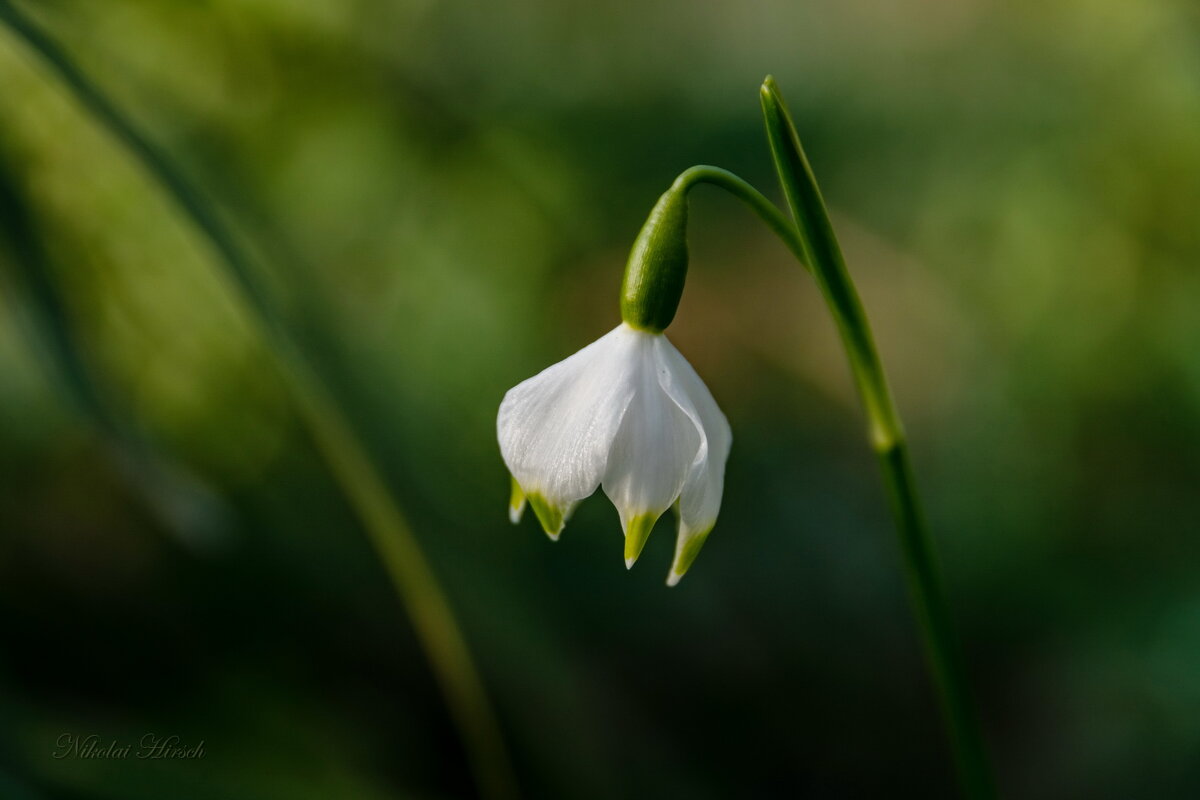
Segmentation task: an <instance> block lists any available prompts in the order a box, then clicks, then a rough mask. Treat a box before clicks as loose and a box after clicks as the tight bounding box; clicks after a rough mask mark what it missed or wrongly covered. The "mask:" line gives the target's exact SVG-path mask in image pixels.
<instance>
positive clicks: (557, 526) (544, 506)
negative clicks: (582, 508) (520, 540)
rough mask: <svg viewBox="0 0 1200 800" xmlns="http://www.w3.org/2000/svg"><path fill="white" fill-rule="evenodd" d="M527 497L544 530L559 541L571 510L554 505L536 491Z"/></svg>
mask: <svg viewBox="0 0 1200 800" xmlns="http://www.w3.org/2000/svg"><path fill="white" fill-rule="evenodd" d="M525 497H526V499H528V500H529V507H530V508H532V509H533V513H534V515H535V516H536V517H537V518H538V522H540V523H542V530H544V531H545V532H546V535H547V536H549V537H550V538H551V539H553V540H554V541H558V537H559V534H561V533H562V529H563V526H564V525H566V524H567V516H568V514H569V513H570V511H569V510H564V509H562V508H560V507H559V506H556V505H554V504H553V503H551V502H550V501H549V500H547V499H546V498H544V497H542V496H541V495H540V494H537V493H536V492H534V493H531V494H528V495H526V496H525Z"/></svg>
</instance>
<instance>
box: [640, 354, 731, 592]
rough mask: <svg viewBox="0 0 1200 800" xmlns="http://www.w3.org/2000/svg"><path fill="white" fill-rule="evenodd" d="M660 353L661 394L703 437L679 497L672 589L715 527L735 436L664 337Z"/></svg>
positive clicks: (722, 415)
mask: <svg viewBox="0 0 1200 800" xmlns="http://www.w3.org/2000/svg"><path fill="white" fill-rule="evenodd" d="M656 347H657V349H658V351H659V359H660V360H661V362H662V363H663V364H665V365H666V366H667V368H666V369H665V370H662V371H660V372H659V378H660V382H661V384H662V388H663V391H665V392H666V393H667V394H668V395H669V396H670V397H671V399H672V400H674V401H675V403H676V404H678V406H679V408H680V409H681V410H682V411H683V413H684V414H686V415H687V417H688V419H689V420H690V421H691V422H692V424H693V425H694V426H695V429H696V430H697V431H698V432H699V434H700V437H701V443H700V447H699V448H698V449H697V451H696V456H695V459H694V461H693V462H692V464H691V466H690V469H689V470H688V473H687V476H686V478H685V480H684V483H683V490H682V493H681V494H680V497H679V509H678V510H679V535H678V537H677V540H676V544H675V560H674V562H673V563H672V565H671V572H670V575H669V577H668V578H667V583H668V584H670V585H671V586H674V585H675V584H676V583H678V582H679V579H680V578H681V577H683V573H685V572H687V569H688V567H690V566H691V562H692V560H693V559H694V558H695V556H696V553H697V552H699V548H700V546H701V545H702V544H703V543H704V538H705V537H707V536H708V532H709V531H710V530H712V527H713V525H714V524H716V521H717V512H719V511H720V509H721V494H722V492H723V491H724V486H725V461H726V460H727V459H728V458H729V448H730V445H731V444H732V443H733V434H732V433H731V432H730V430H729V422H728V420H726V419H725V415H724V414H722V413H721V409H720V408H719V407H718V406H717V403H716V401H715V400H713V398H712V394H710V393H709V391H708V387H707V386H705V385H704V381H702V380H700V376H699V375H697V374H696V371H695V370H694V369H692V365H691V364H689V363H688V362H687V359H685V358H684V357H683V356H682V355H681V354H680V353H679V351H678V350H676V349H675V346H674V345H672V344H671V343H670V342H669V341H668V340H667V338H666V337H665V336H663V337H660V340H659V341H658V342H656Z"/></svg>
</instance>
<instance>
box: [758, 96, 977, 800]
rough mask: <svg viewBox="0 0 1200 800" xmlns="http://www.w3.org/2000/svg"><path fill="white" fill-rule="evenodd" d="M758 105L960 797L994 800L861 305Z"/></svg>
mask: <svg viewBox="0 0 1200 800" xmlns="http://www.w3.org/2000/svg"><path fill="white" fill-rule="evenodd" d="M761 100H762V107H763V115H764V117H765V119H766V127H767V138H768V140H769V142H770V145H771V153H772V156H773V157H774V160H775V166H776V170H777V171H778V173H779V180H780V183H781V184H782V185H783V192H784V195H786V197H787V202H788V206H789V207H790V208H791V210H792V216H793V218H794V219H795V222H796V228H795V231H796V233H797V234H798V237H799V240H800V246H801V247H800V249H801V250H802V252H803V256H802V258H803V260H804V261H805V262H806V263H807V264H808V265H809V268H810V270H811V271H812V273H813V276H814V277H815V278H816V280H817V283H818V285H819V286H820V288H821V293H822V295H824V297H825V302H826V304H827V305H828V307H829V310H830V313H831V314H832V315H833V318H834V321H835V322H836V324H837V327H838V331H839V332H840V333H841V337H842V342H843V344H844V345H845V347H846V354H847V356H848V358H849V360H850V366H851V370H852V371H853V373H854V379H855V383H856V384H857V386H858V391H859V394H860V395H861V397H862V399H863V406H864V407H865V410H866V415H867V419H868V421H869V425H870V439H871V444H872V446H873V447H874V449H875V452H876V455H877V456H878V458H879V464H880V468H881V470H882V472H883V477H884V481H885V483H886V484H887V493H888V499H889V502H890V505H891V509H892V516H893V517H894V519H895V522H896V530H897V533H898V535H899V540H900V549H901V551H902V552H903V554H904V562H905V577H906V579H907V583H908V589H909V596H910V598H911V600H912V603H913V608H914V613H915V615H916V617H917V621H918V623H919V627H920V629H921V632H922V634H923V637H922V638H923V641H924V645H925V654H926V658H927V660H928V662H929V667H930V670H931V672H932V673H933V682H934V684H935V685H936V687H937V692H938V696H939V699H940V701H941V706H942V711H943V714H944V717H945V721H946V727H947V731H948V735H949V738H950V742H951V746H952V748H953V751H954V755H955V761H956V763H957V766H958V772H959V777H960V779H961V782H962V788H963V792H964V794H965V795H966V796H968V797H971V798H980V799H983V798H992V797H995V795H996V791H995V786H994V784H993V781H992V776H991V771H990V769H989V768H988V763H987V756H986V751H985V748H984V743H983V736H982V734H981V732H980V729H979V724H978V721H977V720H976V717H975V712H974V706H973V704H972V702H971V699H970V693H969V691H968V687H967V680H966V671H965V669H964V667H963V663H962V659H961V656H960V654H959V648H958V644H957V642H956V641H955V637H954V628H953V625H952V623H951V618H950V611H949V607H948V606H947V604H946V600H945V597H944V595H943V591H942V586H941V577H940V574H939V569H938V564H937V558H936V554H935V553H934V550H933V545H932V543H931V541H930V538H929V532H928V530H927V528H926V525H925V520H924V516H923V514H922V512H921V506H920V502H919V499H918V497H917V489H916V486H915V484H914V482H913V475H912V465H911V464H910V463H909V458H908V448H907V445H906V443H905V439H904V429H903V427H902V426H901V424H900V415H899V413H898V412H897V411H896V405H895V403H894V402H893V400H892V394H891V390H890V389H889V388H888V384H887V379H886V378H885V376H884V373H883V366H882V364H881V363H880V361H879V354H878V352H877V351H876V349H875V342H874V339H873V337H872V336H871V328H870V325H869V324H868V323H867V316H866V313H865V312H864V311H863V307H862V302H861V301H860V300H859V298H858V292H857V290H856V289H855V287H854V282H853V281H852V280H851V279H850V274H849V273H848V272H847V270H846V263H845V260H844V258H843V257H842V252H841V248H840V247H839V245H838V242H837V237H836V236H835V235H834V232H833V226H832V225H831V224H830V221H829V214H828V212H827V211H826V209H825V201H824V200H823V199H822V197H821V192H820V190H819V189H818V188H817V182H816V178H815V177H814V176H813V172H812V168H811V167H810V166H809V164H808V159H807V158H806V157H805V155H804V150H803V148H802V147H801V146H800V138H799V136H798V135H797V134H796V129H795V126H794V125H793V124H792V121H791V118H790V117H789V116H788V113H787V108H786V107H785V106H784V103H783V99H782V97H780V95H779V91H778V89H777V88H776V86H775V82H774V81H773V80H772V79H771V78H769V77H768V78H767V80H766V82H765V83H764V84H763V86H762V91H761Z"/></svg>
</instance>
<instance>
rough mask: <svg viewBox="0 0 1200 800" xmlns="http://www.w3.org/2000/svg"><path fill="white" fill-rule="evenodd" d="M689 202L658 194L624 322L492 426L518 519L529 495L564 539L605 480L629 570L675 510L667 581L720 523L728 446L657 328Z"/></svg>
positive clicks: (626, 291)
mask: <svg viewBox="0 0 1200 800" xmlns="http://www.w3.org/2000/svg"><path fill="white" fill-rule="evenodd" d="M684 202H685V200H684V197H683V193H682V192H681V191H675V190H674V189H673V190H672V191H669V192H668V193H667V194H665V195H663V197H662V199H660V200H659V202H658V204H657V205H656V206H655V208H654V211H652V212H651V215H650V218H649V220H648V221H647V223H646V225H645V227H643V229H642V232H641V234H639V236H638V239H637V242H636V243H635V244H634V248H633V253H632V254H631V256H630V263H629V266H628V267H627V270H626V274H625V282H624V287H623V291H622V303H621V311H622V317H623V318H624V321H623V322H622V323H621V324H620V325H619V326H618V327H616V328H614V329H613V330H612V331H610V332H609V333H607V334H605V335H604V336H602V337H601V338H600V339H598V340H596V341H595V342H593V343H591V344H590V345H588V346H587V347H585V348H583V349H582V350H580V351H579V352H577V353H575V354H574V355H572V356H571V357H569V358H567V359H566V360H564V361H560V362H559V363H557V364H554V365H553V366H551V367H548V368H547V369H545V370H543V371H542V372H540V373H538V374H537V375H535V376H534V377H532V378H530V379H528V380H526V381H524V382H523V383H520V384H518V385H517V386H516V387H514V388H512V389H510V390H509V391H508V393H507V394H505V396H504V400H503V402H501V404H500V414H499V417H498V419H497V422H496V428H497V434H498V438H499V440H500V451H501V454H502V455H503V457H504V463H505V464H506V465H507V466H508V469H509V472H511V473H512V476H513V498H512V502H511V504H510V509H509V511H510V516H511V518H512V520H513V522H517V521H519V520H520V518H521V514H522V512H523V510H524V508H525V504H526V501H528V503H529V505H530V506H532V507H533V510H534V513H535V514H536V515H537V518H538V520H539V521H540V522H541V524H542V527H543V529H544V530H545V531H546V533H547V534H548V535H549V536H550V538H552V539H557V538H558V536H559V534H560V533H561V532H562V529H563V526H564V525H565V524H566V521H567V519H568V518H569V517H570V515H571V512H572V511H573V510H574V508H575V506H576V504H578V503H579V502H580V501H581V500H583V499H584V498H586V497H588V496H590V495H591V494H592V493H593V492H595V491H596V489H597V487H603V489H604V493H605V494H606V495H608V498H609V499H610V500H611V501H612V502H613V505H615V506H616V507H617V511H618V512H619V514H620V517H621V525H622V527H623V528H624V531H625V563H626V566H629V567H632V566H633V563H634V561H636V560H637V557H638V555H639V554H640V553H641V550H642V547H643V546H644V545H645V543H646V538H647V537H648V536H649V535H650V530H651V529H652V528H653V527H654V523H655V522H656V521H657V520H658V518H659V517H660V516H661V515H662V514H663V513H664V512H665V511H666V510H667V509H668V508H674V509H675V511H676V514H677V516H678V519H679V530H678V537H677V541H676V547H675V558H674V561H673V563H672V565H671V570H670V573H669V575H668V578H667V583H668V584H669V585H672V586H674V585H675V584H676V583H678V581H679V579H680V578H681V577H683V574H684V573H685V572H687V570H688V568H689V567H690V566H691V564H692V561H693V560H694V559H695V557H696V554H697V553H698V552H699V551H700V547H701V546H702V545H703V543H704V540H705V538H706V537H707V536H708V533H709V531H710V530H712V527H713V525H714V524H715V523H716V520H717V512H718V511H719V510H720V507H721V493H722V488H723V484H724V476H725V461H726V459H727V458H728V456H729V447H730V444H731V442H732V436H731V434H730V430H729V423H728V422H727V421H726V419H725V415H724V414H722V413H721V409H720V408H718V407H717V404H716V402H715V401H714V400H713V398H712V395H711V394H710V393H709V391H708V389H707V387H705V385H704V382H703V381H701V380H700V377H699V376H698V375H697V374H696V371H695V370H693V369H692V367H691V365H690V364H688V362H687V360H686V359H684V357H683V356H682V355H680V353H679V351H678V350H676V349H675V346H674V345H672V344H671V342H670V341H668V340H667V337H666V336H665V335H664V334H663V332H662V331H663V329H664V328H665V327H666V325H667V324H668V323H669V322H670V321H671V318H672V317H673V316H674V313H675V308H676V307H677V305H678V303H679V297H680V294H681V293H682V290H683V277H684V273H685V272H686V268H687V249H686V240H685V238H684V224H685V222H686V211H685V209H686V206H685V205H684Z"/></svg>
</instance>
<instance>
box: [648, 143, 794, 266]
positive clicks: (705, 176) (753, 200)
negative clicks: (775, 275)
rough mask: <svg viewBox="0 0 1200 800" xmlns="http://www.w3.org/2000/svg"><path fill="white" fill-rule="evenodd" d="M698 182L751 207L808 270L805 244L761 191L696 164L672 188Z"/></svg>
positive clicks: (726, 173) (717, 169) (685, 187)
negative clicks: (714, 187)
mask: <svg viewBox="0 0 1200 800" xmlns="http://www.w3.org/2000/svg"><path fill="white" fill-rule="evenodd" d="M699 183H707V184H710V185H712V186H719V187H721V188H722V189H724V190H725V191H727V192H729V193H730V194H732V195H733V196H734V197H737V198H738V199H739V200H741V201H742V202H744V203H745V204H746V205H748V206H750V209H751V210H752V211H754V213H755V214H758V216H759V217H760V218H762V221H763V222H765V223H767V227H769V228H770V229H771V230H773V231H774V232H775V235H777V236H778V237H779V238H780V239H782V240H783V243H784V244H786V245H787V246H788V249H789V250H791V251H792V254H793V255H795V256H796V258H798V259H800V263H801V264H802V265H804V267H805V269H807V268H808V262H807V261H805V258H804V245H803V243H802V242H801V241H800V235H799V234H798V233H796V228H795V227H794V226H793V225H792V223H791V221H790V220H789V219H788V218H787V217H785V216H784V215H783V214H782V213H780V211H779V209H778V208H776V207H775V204H774V203H772V202H771V201H770V200H768V199H767V198H766V197H765V196H763V193H762V192H760V191H758V189H755V188H754V187H753V186H751V185H750V184H749V183H747V182H746V181H745V180H743V179H742V178H739V177H738V176H737V175H735V174H733V173H732V172H730V171H729V170H727V169H721V168H720V167H712V166H708V165H707V164H698V165H696V166H694V167H689V168H688V169H686V170H684V171H683V172H681V173H679V177H677V178H676V179H675V183H674V184H673V185H672V187H671V189H672V190H682V191H685V192H686V191H687V190H689V189H691V188H692V187H693V186H695V185H696V184H699Z"/></svg>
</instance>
